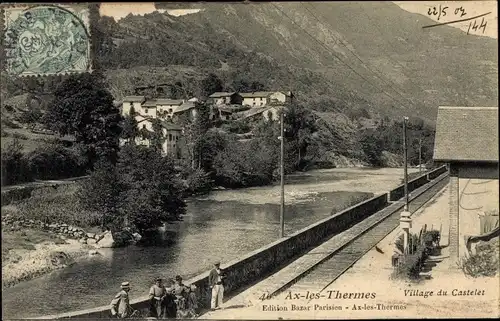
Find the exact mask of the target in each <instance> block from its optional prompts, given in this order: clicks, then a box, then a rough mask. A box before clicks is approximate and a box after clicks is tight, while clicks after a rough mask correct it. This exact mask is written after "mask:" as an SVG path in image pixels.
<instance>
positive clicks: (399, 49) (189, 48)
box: [1, 2, 498, 159]
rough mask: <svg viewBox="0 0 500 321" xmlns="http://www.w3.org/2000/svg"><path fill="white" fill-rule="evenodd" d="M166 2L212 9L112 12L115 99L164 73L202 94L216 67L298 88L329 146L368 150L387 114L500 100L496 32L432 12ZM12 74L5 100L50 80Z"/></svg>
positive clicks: (103, 39)
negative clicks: (362, 137)
mask: <svg viewBox="0 0 500 321" xmlns="http://www.w3.org/2000/svg"><path fill="white" fill-rule="evenodd" d="M165 6H167V7H165ZM157 8H176V9H182V8H197V9H201V11H200V12H199V13H195V14H189V15H185V16H180V17H175V16H171V15H168V14H166V13H160V12H154V13H150V14H146V15H144V16H140V15H138V16H134V15H128V16H127V17H125V18H123V19H120V20H119V21H118V22H116V21H114V19H113V18H111V17H106V16H103V17H101V20H100V23H99V26H98V28H97V29H96V30H97V31H98V32H97V33H96V34H95V38H96V39H97V40H98V44H97V46H96V47H97V48H98V52H97V56H98V59H99V63H100V65H101V67H102V68H103V71H104V73H105V75H106V77H107V79H108V83H109V89H110V91H111V93H112V94H113V96H114V98H115V99H116V100H120V99H121V98H123V96H125V95H130V94H134V93H135V91H136V89H138V88H140V87H148V86H149V87H154V86H157V85H160V84H161V85H163V86H166V87H169V86H170V87H171V88H174V89H176V90H177V92H181V93H182V96H183V97H185V98H190V97H192V96H200V95H201V81H202V80H203V79H204V78H205V77H206V76H207V75H208V74H209V73H215V74H217V76H218V77H219V78H220V79H222V81H223V83H224V87H225V88H224V89H226V90H233V89H234V87H235V83H237V82H238V81H247V82H249V83H250V82H252V81H257V82H259V83H262V84H263V85H264V87H265V89H267V90H292V91H294V92H295V93H296V97H297V100H298V101H299V102H300V103H302V104H303V105H304V106H306V107H308V108H310V109H311V110H313V111H314V112H315V113H316V115H318V116H319V118H318V119H319V120H318V124H319V126H320V128H321V130H320V132H319V133H318V137H317V139H319V140H320V141H322V142H323V147H324V150H325V154H326V153H328V152H330V153H331V152H333V153H334V154H338V153H340V154H343V155H346V156H348V157H352V158H358V159H359V157H358V156H359V153H360V152H359V145H358V141H357V137H356V133H357V132H358V131H359V129H363V128H373V127H375V126H376V125H377V124H379V123H380V121H381V119H383V118H384V116H389V118H391V119H397V118H399V117H400V116H402V115H409V116H414V117H420V118H423V119H425V120H426V121H427V122H428V123H429V124H431V125H432V123H433V122H434V119H435V117H436V112H437V107H438V106H439V105H452V106H453V105H466V106H495V105H497V100H498V90H497V88H498V78H497V74H498V60H497V41H496V40H494V39H490V38H485V37H477V36H473V35H466V34H465V33H464V32H462V31H460V30H458V29H455V28H452V27H448V26H442V27H439V28H430V29H422V28H421V27H422V26H424V25H428V24H432V23H433V21H432V20H430V19H427V18H426V17H424V16H422V15H416V14H413V13H409V12H407V11H404V10H402V9H401V8H399V7H398V6H397V5H394V4H392V3H389V2H387V3H381V2H379V3H368V2H363V3H353V2H350V3H334V2H328V3H317V2H316V3H302V4H301V3H273V4H270V3H253V4H230V3H211V4H207V3H191V4H179V3H177V4H157ZM292 20H293V22H292ZM7 80H8V79H7ZM38 81H39V80H37V81H36V82H38ZM3 83H5V84H6V85H5V86H4V85H2V93H1V94H2V105H4V102H5V101H6V100H7V99H15V98H16V97H17V96H19V95H23V94H25V92H24V91H23V90H21V89H19V88H21V87H23V88H24V87H33V88H40V86H44V88H45V87H47V88H50V84H49V86H47V85H46V84H43V83H41V84H38V83H33V84H23V85H22V86H20V85H19V84H17V85H16V84H15V83H14V82H12V83H11V82H10V80H8V81H5V82H3ZM37 86H38V87H37ZM179 90H180V91H179ZM166 95H169V93H168V92H167V93H166ZM35 96H36V95H35ZM20 97H21V98H20V100H21V101H22V102H24V101H27V99H26V98H25V97H24V96H20ZM28 100H29V99H28ZM34 103H35V105H36V104H37V102H36V101H34ZM42 105H43V104H42ZM25 107H27V106H24V107H23V108H25ZM2 116H5V110H4V109H2ZM7 116H9V117H10V116H11V115H8V112H7ZM2 118H3V117H2ZM10 118H12V117H10ZM14 118H15V117H14ZM399 119H401V118H399ZM4 125H5V123H4ZM7 127H9V126H7Z"/></svg>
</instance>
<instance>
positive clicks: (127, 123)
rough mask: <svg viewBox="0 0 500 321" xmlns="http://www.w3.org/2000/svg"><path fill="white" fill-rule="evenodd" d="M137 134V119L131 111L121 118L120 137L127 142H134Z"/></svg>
mask: <svg viewBox="0 0 500 321" xmlns="http://www.w3.org/2000/svg"><path fill="white" fill-rule="evenodd" d="M137 136H139V128H138V125H137V120H136V119H135V117H134V116H132V112H131V113H130V115H127V116H125V117H124V118H123V120H122V132H121V137H122V138H123V139H125V140H127V142H132V143H133V142H134V141H135V138H136V137H137Z"/></svg>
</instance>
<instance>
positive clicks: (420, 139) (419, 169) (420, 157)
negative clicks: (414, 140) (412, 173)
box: [418, 137, 422, 173]
mask: <svg viewBox="0 0 500 321" xmlns="http://www.w3.org/2000/svg"><path fill="white" fill-rule="evenodd" d="M418 172H419V173H421V172H422V137H420V138H419V140H418Z"/></svg>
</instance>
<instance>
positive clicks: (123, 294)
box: [111, 282, 135, 319]
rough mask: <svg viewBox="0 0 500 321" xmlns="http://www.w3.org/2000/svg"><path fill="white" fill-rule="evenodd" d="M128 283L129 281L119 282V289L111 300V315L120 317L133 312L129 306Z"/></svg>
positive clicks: (130, 314)
mask: <svg viewBox="0 0 500 321" xmlns="http://www.w3.org/2000/svg"><path fill="white" fill-rule="evenodd" d="M129 291H130V284H129V282H123V283H122V284H121V290H120V292H118V294H117V295H115V297H114V298H113V300H112V301H111V315H112V316H113V317H118V318H120V319H123V318H127V317H130V316H132V315H133V314H134V312H135V311H134V310H133V309H132V307H131V306H130V300H129V295H128V293H129Z"/></svg>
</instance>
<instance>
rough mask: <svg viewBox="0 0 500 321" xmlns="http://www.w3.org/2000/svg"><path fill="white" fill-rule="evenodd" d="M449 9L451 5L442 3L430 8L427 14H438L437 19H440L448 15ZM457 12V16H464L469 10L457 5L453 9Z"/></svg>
mask: <svg viewBox="0 0 500 321" xmlns="http://www.w3.org/2000/svg"><path fill="white" fill-rule="evenodd" d="M448 9H450V7H448V6H442V5H439V6H437V7H431V8H429V10H427V15H428V16H437V20H438V21H439V20H440V19H441V17H446V14H447V13H448ZM451 12H453V13H454V14H455V16H457V17H463V16H465V15H467V12H466V11H465V9H464V8H463V7H457V8H455V10H454V11H451Z"/></svg>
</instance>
